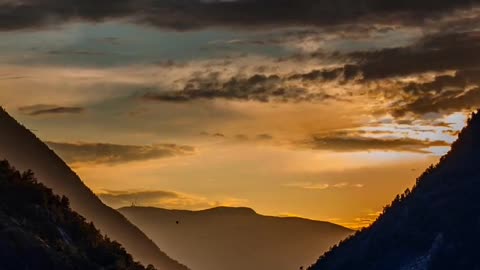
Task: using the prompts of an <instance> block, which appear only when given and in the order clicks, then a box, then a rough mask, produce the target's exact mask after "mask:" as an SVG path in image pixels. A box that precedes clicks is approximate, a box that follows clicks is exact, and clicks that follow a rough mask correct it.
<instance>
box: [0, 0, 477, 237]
mask: <svg viewBox="0 0 480 270" xmlns="http://www.w3.org/2000/svg"><path fill="white" fill-rule="evenodd" d="M419 2H421V3H419ZM292 3H294V4H292ZM426 3H428V5H427V4H426ZM477 3H479V4H480V1H475V0H472V1H469V0H459V1H439V0H436V1H433V0H432V1H413V0H405V1H380V0H321V1H320V0H298V1H289V0H163V1H155V0H140V1H134V0H103V1H93V0H83V1H80V0H66V1H53V0H42V1H33V0H0V105H2V106H4V107H5V108H6V109H7V111H8V112H9V113H11V114H12V115H13V116H15V117H16V118H17V119H18V120H19V121H20V122H22V123H23V124H25V125H26V126H27V127H29V128H30V129H31V130H33V131H34V132H35V133H36V134H37V135H38V136H39V137H40V138H41V139H42V140H44V141H46V142H48V144H49V145H50V146H51V147H52V148H53V149H54V150H55V151H56V152H57V153H58V154H59V155H60V156H61V157H62V158H63V159H64V160H65V161H66V162H67V163H68V164H70V165H71V166H72V167H73V168H74V170H75V171H76V172H77V173H78V174H79V175H80V176H81V177H82V179H83V181H84V182H85V183H86V184H87V185H88V186H89V187H90V188H91V189H92V190H93V191H94V192H95V193H97V194H99V195H100V197H101V199H102V200H103V201H104V202H105V203H107V204H109V205H110V206H113V207H116V208H117V207H121V206H127V205H131V204H132V203H136V204H137V205H145V206H147V205H148V206H158V207H165V208H173V209H205V208H209V207H214V206H220V205H225V206H247V207H251V208H253V209H255V210H256V211H257V212H259V213H262V214H267V215H282V216H284V215H293V216H301V217H305V218H311V219H317V220H326V221H332V222H335V223H338V224H341V225H345V226H348V227H351V228H358V227H362V226H364V225H367V224H369V222H371V221H372V220H373V219H374V218H375V217H376V215H377V213H378V212H379V211H381V210H382V208H383V206H384V205H385V204H386V203H388V202H390V201H391V199H393V197H394V196H395V194H397V193H400V192H402V191H403V190H405V189H406V188H407V187H410V186H412V185H413V183H414V182H415V178H416V177H418V176H419V175H420V174H421V172H422V171H423V170H424V169H425V168H426V167H427V166H428V165H430V164H432V163H434V162H436V160H438V159H439V157H440V156H441V155H442V154H443V153H445V152H446V151H448V149H449V144H450V143H451V142H452V141H453V140H454V139H455V138H456V132H457V131H458V130H460V129H461V128H462V127H463V126H464V125H465V121H466V119H467V117H468V114H469V113H470V112H471V111H472V110H473V109H474V108H477V107H478V106H480V88H479V86H480V9H479V8H480V5H479V6H477Z"/></svg>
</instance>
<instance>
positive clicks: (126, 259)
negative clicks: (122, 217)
mask: <svg viewBox="0 0 480 270" xmlns="http://www.w3.org/2000/svg"><path fill="white" fill-rule="evenodd" d="M0 269H2V270H23V269H25V270H26V269H39V270H43V269H45V270H47V269H48V270H55V269H61V270H70V269H72V270H73V269H85V270H87V269H88V270H94V269H112V270H113V269H119V270H120V269H125V270H127V269H128V270H143V269H146V268H144V267H143V266H142V265H141V264H139V263H137V262H134V261H133V259H132V256H130V255H129V254H128V253H127V252H126V251H125V249H124V248H123V247H122V246H121V245H120V244H119V243H117V242H115V241H111V240H110V239H108V238H107V237H104V236H102V235H101V234H100V232H99V231H98V230H97V229H96V228H95V226H94V225H93V223H87V222H86V221H85V218H83V217H82V216H80V215H79V214H77V213H76V212H73V211H72V210H71V209H70V206H69V201H68V199H67V198H66V197H60V196H57V195H54V194H53V192H52V190H51V189H49V188H47V187H45V186H44V185H43V184H40V183H38V182H37V180H36V179H35V177H34V175H33V173H32V172H30V171H28V172H25V173H20V172H18V171H16V170H15V169H13V168H12V167H10V165H9V163H8V162H7V161H0ZM147 269H154V268H153V267H151V266H149V267H148V268H147Z"/></svg>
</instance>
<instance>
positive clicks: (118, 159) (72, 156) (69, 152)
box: [47, 142, 195, 165]
mask: <svg viewBox="0 0 480 270" xmlns="http://www.w3.org/2000/svg"><path fill="white" fill-rule="evenodd" d="M47 144H48V145H49V146H50V147H51V148H52V149H53V150H54V151H55V152H57V153H58V154H59V155H60V156H61V157H62V158H63V159H64V160H65V161H66V162H67V163H72V164H82V163H88V164H110V165H115V164H120V163H126V162H132V161H143V160H151V159H159V158H168V157H174V156H182V155H190V154H193V153H194V151H195V149H194V148H193V147H191V146H184V145H176V144H154V145H142V146H140V145H120V144H106V143H59V142H47Z"/></svg>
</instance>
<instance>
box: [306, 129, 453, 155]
mask: <svg viewBox="0 0 480 270" xmlns="http://www.w3.org/2000/svg"><path fill="white" fill-rule="evenodd" d="M300 145H301V146H303V147H308V148H311V149H314V150H327V151H334V152H365V151H397V152H413V153H428V151H427V150H426V149H427V148H429V147H446V146H449V144H448V143H447V142H445V141H428V140H425V141H424V140H417V139H413V138H373V137H362V136H348V135H341V134H339V135H336V134H331V135H328V134H327V135H314V136H312V138H310V139H308V140H306V141H304V142H302V143H301V144H300Z"/></svg>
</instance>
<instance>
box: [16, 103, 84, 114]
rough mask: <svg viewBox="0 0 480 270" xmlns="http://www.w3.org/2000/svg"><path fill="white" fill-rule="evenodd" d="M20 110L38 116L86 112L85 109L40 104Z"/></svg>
mask: <svg viewBox="0 0 480 270" xmlns="http://www.w3.org/2000/svg"><path fill="white" fill-rule="evenodd" d="M18 110H19V111H20V112H21V113H23V114H27V115H31V116H38V115H45V114H78V113H82V112H84V111H85V108H82V107H65V106H58V105H44V104H38V105H32V106H25V107H20V108H18Z"/></svg>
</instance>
